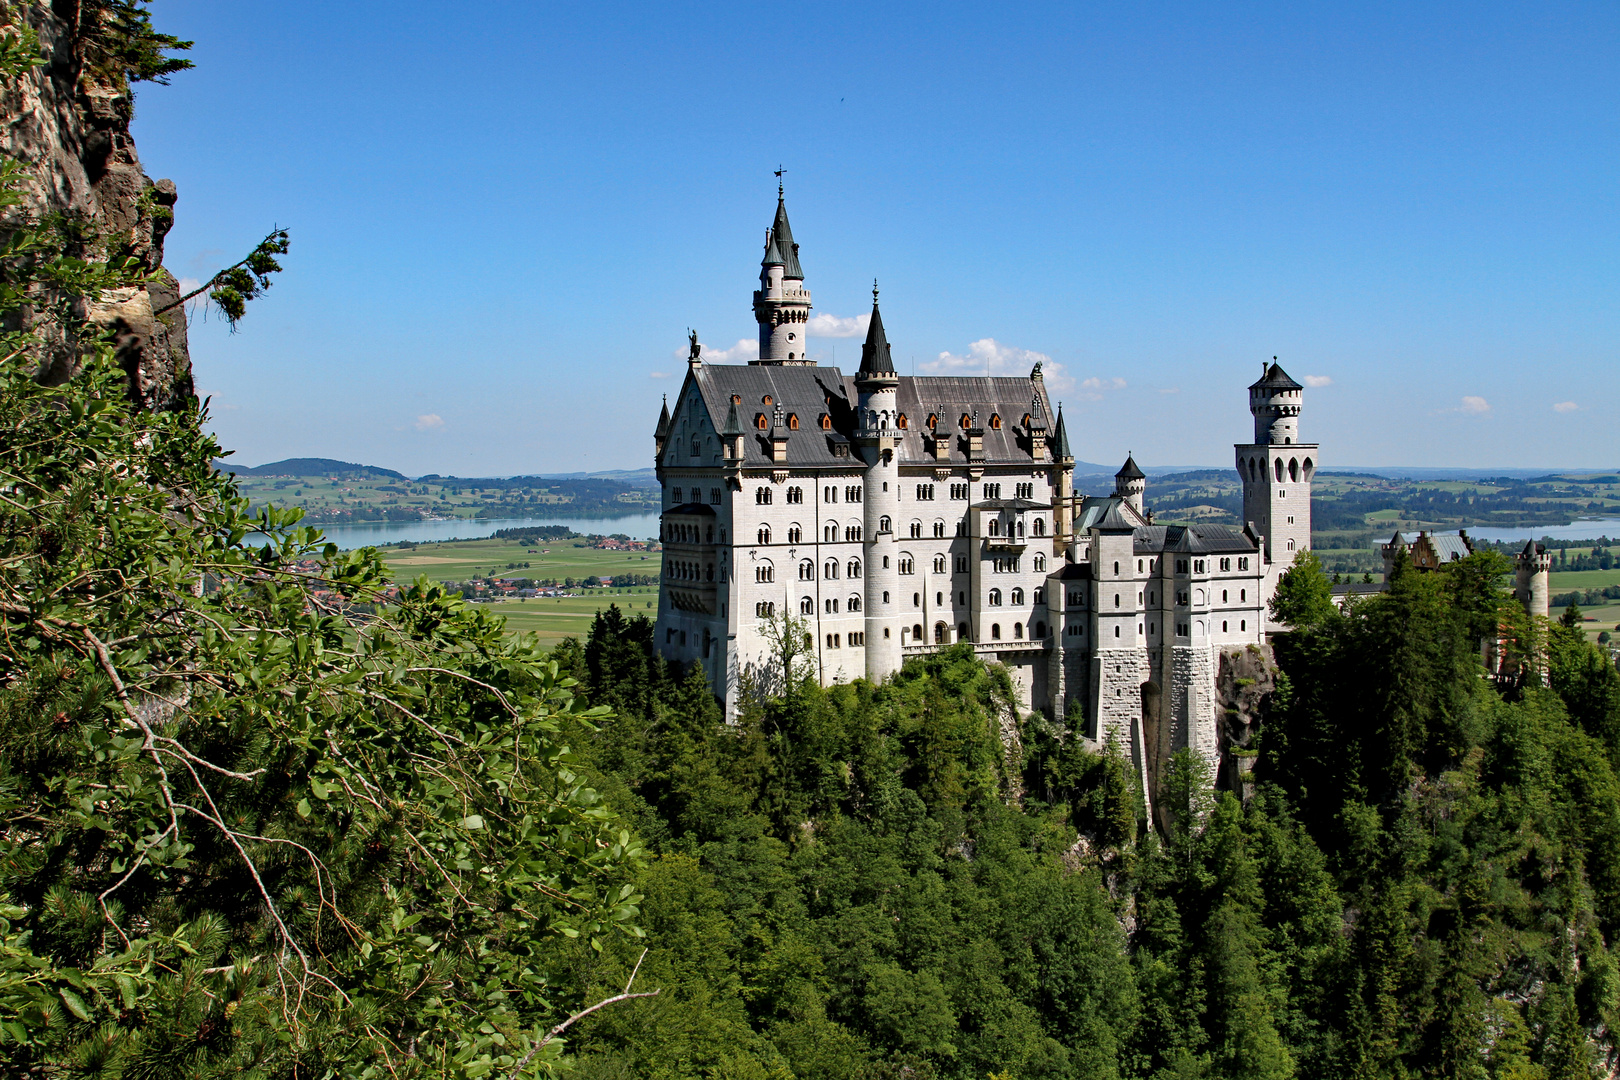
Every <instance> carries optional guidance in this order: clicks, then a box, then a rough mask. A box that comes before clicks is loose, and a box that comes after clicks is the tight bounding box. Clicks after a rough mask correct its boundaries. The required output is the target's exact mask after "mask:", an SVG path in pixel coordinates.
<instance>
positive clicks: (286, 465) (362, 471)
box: [214, 457, 410, 480]
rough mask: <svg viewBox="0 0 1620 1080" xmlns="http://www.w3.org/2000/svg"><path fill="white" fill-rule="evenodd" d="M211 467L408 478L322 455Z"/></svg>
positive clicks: (258, 473)
mask: <svg viewBox="0 0 1620 1080" xmlns="http://www.w3.org/2000/svg"><path fill="white" fill-rule="evenodd" d="M214 468H216V469H218V470H219V471H220V472H231V473H235V474H236V475H237V476H368V477H379V478H386V479H389V480H409V479H410V477H408V476H406V475H405V474H404V473H401V472H395V471H394V470H393V469H380V468H378V467H377V466H375V465H356V464H355V463H354V462H352V461H337V460H335V459H333V458H324V457H295V458H287V459H286V460H285V461H272V462H271V463H270V464H268V465H260V466H258V467H257V468H249V467H247V466H243V465H233V464H231V463H230V462H228V461H216V462H214Z"/></svg>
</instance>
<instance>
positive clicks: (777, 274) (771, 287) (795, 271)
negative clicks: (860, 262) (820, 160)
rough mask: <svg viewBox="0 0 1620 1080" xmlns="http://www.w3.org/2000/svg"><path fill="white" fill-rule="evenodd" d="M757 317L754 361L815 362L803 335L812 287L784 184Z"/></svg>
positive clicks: (769, 236)
mask: <svg viewBox="0 0 1620 1080" xmlns="http://www.w3.org/2000/svg"><path fill="white" fill-rule="evenodd" d="M754 319H755V321H756V322H758V323H759V359H758V360H755V361H753V363H756V364H795V365H799V364H803V365H810V364H811V363H812V361H811V360H810V359H809V357H808V356H806V355H805V337H804V334H805V330H806V328H807V326H808V324H809V322H810V290H808V289H806V288H805V287H804V270H803V269H802V268H801V267H800V266H799V245H798V244H795V243H794V242H793V230H792V228H790V227H789V226H788V217H787V207H786V206H785V205H784V204H783V201H782V185H781V184H778V185H777V186H776V220H775V221H773V222H772V223H771V227H770V228H769V229H768V230H766V232H765V256H764V258H762V259H761V260H760V262H759V288H758V289H757V290H755V292H754Z"/></svg>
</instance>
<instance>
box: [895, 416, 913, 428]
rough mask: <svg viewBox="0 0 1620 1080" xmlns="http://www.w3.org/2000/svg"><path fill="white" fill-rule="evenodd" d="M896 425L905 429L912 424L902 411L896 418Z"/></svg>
mask: <svg viewBox="0 0 1620 1080" xmlns="http://www.w3.org/2000/svg"><path fill="white" fill-rule="evenodd" d="M894 426H895V427H897V428H900V429H902V430H904V429H906V428H909V427H910V426H911V421H909V420H907V419H906V414H905V413H901V414H900V415H899V416H897V417H895V418H894Z"/></svg>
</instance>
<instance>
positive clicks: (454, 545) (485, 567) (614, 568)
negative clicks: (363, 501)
mask: <svg viewBox="0 0 1620 1080" xmlns="http://www.w3.org/2000/svg"><path fill="white" fill-rule="evenodd" d="M382 555H383V558H384V560H386V561H387V563H388V566H389V568H390V569H391V570H393V572H394V576H395V579H396V580H398V581H401V582H410V581H414V580H415V579H416V578H417V576H418V575H423V574H425V575H427V578H428V580H430V581H439V582H448V581H457V582H461V581H467V580H468V579H469V578H474V577H484V576H486V575H488V576H494V577H511V578H521V577H526V578H533V579H539V580H544V579H547V578H556V579H557V580H559V581H561V580H562V579H564V578H570V577H571V578H577V579H580V580H583V579H585V578H587V577H609V576H615V575H618V574H649V575H652V574H657V573H658V572H659V568H660V567H661V566H662V564H663V556H662V555H661V554H660V553H659V552H656V551H655V552H645V553H641V552H637V553H633V554H631V553H626V552H623V551H599V550H597V549H595V548H588V547H585V546H584V542H583V541H579V540H558V541H552V542H550V543H545V544H536V545H532V546H526V545H523V544H515V543H512V542H511V541H509V540H493V539H491V540H460V541H455V542H447V543H439V544H418V545H417V546H416V547H415V548H384V549H382ZM511 563H517V564H519V565H518V566H517V567H509V564H511ZM523 563H528V564H529V565H528V566H527V567H524V566H522V564H523ZM610 604H617V605H619V607H620V609H621V610H623V611H625V612H626V613H633V614H637V615H647V616H649V617H651V616H656V615H657V614H658V587H657V586H656V585H637V586H632V587H630V588H628V589H611V588H609V589H590V590H587V591H585V592H584V593H583V594H582V595H579V596H562V597H550V598H548V597H534V598H532V599H527V600H522V599H518V598H516V597H510V598H502V599H497V600H493V601H490V602H489V604H488V606H489V608H490V610H492V611H494V612H495V613H497V614H500V615H504V616H505V617H506V629H507V632H508V633H512V634H538V635H539V637H540V644H541V645H543V646H546V647H548V648H549V647H550V646H552V645H555V644H557V642H559V641H561V640H562V639H563V638H565V637H580V638H582V637H584V636H585V633H586V632H587V631H588V630H589V629H590V628H591V619H592V618H593V617H594V616H595V615H596V613H597V612H598V611H602V610H606V609H607V607H608V606H609V605H610Z"/></svg>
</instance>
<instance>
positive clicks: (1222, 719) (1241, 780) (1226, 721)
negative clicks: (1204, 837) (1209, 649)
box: [1215, 645, 1277, 799]
mask: <svg viewBox="0 0 1620 1080" xmlns="http://www.w3.org/2000/svg"><path fill="white" fill-rule="evenodd" d="M1276 693H1277V661H1276V658H1275V657H1274V656H1273V655H1272V653H1271V646H1269V645H1266V646H1260V645H1248V646H1245V647H1244V648H1241V649H1223V650H1222V651H1221V654H1220V669H1219V671H1217V672H1216V676H1215V698H1216V700H1215V707H1216V710H1217V716H1218V724H1217V727H1218V729H1219V739H1220V747H1219V750H1220V774H1219V777H1218V779H1217V782H1218V784H1219V785H1220V786H1221V787H1223V788H1226V789H1228V790H1230V791H1235V792H1237V793H1239V794H1240V795H1242V796H1243V797H1244V798H1245V799H1247V798H1248V796H1249V794H1250V780H1251V777H1252V775H1253V769H1254V764H1255V759H1256V749H1255V747H1254V742H1255V736H1256V735H1257V734H1258V733H1259V732H1260V729H1261V728H1262V727H1264V726H1265V722H1266V718H1267V716H1268V715H1269V713H1270V711H1271V703H1272V699H1273V698H1274V697H1275V696H1276Z"/></svg>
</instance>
